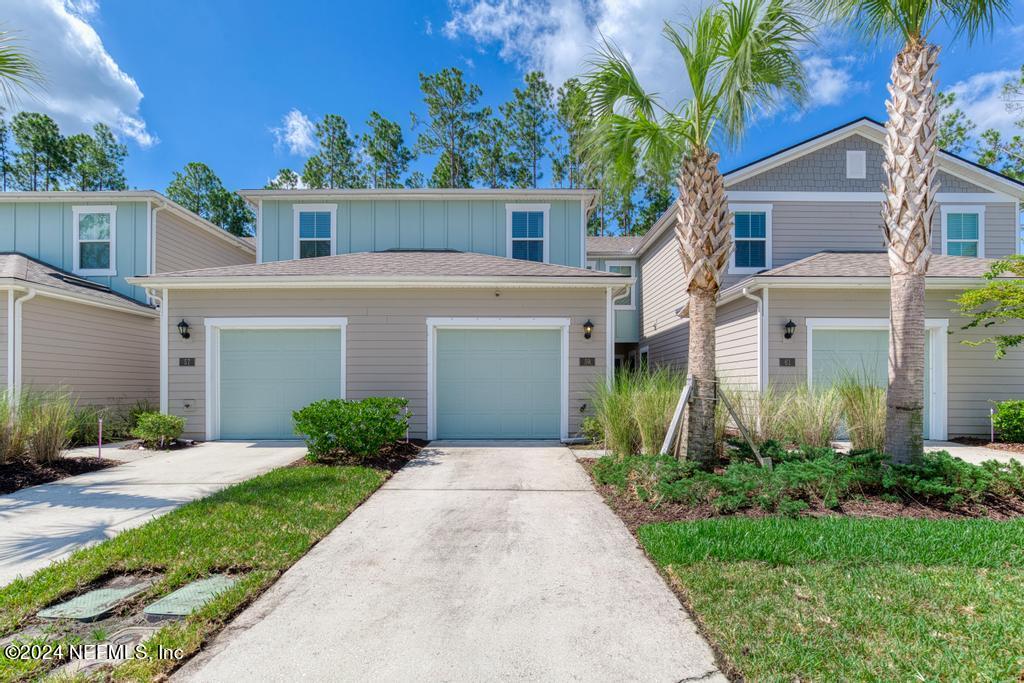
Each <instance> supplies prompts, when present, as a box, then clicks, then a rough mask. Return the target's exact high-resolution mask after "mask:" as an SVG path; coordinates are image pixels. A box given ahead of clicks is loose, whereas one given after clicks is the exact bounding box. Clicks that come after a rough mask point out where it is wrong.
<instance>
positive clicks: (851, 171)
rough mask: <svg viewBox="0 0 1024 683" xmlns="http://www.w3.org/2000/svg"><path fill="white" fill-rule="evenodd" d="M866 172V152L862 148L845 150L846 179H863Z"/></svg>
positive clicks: (865, 176)
mask: <svg viewBox="0 0 1024 683" xmlns="http://www.w3.org/2000/svg"><path fill="white" fill-rule="evenodd" d="M867 174H868V153H867V152H866V151H865V150H862V149H850V150H847V151H846V178H847V180H864V179H865V178H867Z"/></svg>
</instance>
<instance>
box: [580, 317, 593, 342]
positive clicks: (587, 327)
mask: <svg viewBox="0 0 1024 683" xmlns="http://www.w3.org/2000/svg"><path fill="white" fill-rule="evenodd" d="M593 333H594V323H592V322H590V321H589V320H587V322H585V323H583V338H584V339H590V335H592V334H593Z"/></svg>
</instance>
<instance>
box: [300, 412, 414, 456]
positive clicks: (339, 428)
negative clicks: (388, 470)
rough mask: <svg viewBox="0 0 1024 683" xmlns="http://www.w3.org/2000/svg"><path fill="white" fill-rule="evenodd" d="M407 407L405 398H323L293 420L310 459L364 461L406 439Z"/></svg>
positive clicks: (407, 424)
mask: <svg viewBox="0 0 1024 683" xmlns="http://www.w3.org/2000/svg"><path fill="white" fill-rule="evenodd" d="M408 405H409V401H407V400H406V399H404V398H390V397H371V398H364V399H362V400H359V401H347V400H344V399H338V398H335V399H325V400H323V401H316V402H315V403H310V404H309V405H308V406H306V407H305V408H302V409H300V410H296V411H294V412H293V413H292V418H293V419H294V420H295V433H296V434H298V435H299V436H301V437H303V439H305V441H306V447H307V448H308V449H309V457H310V458H311V459H312V460H319V459H325V458H332V457H338V456H341V455H349V456H356V457H359V458H367V457H369V456H372V455H376V454H377V452H378V451H380V449H381V448H383V447H384V446H386V445H387V444H389V443H393V442H395V441H398V440H399V439H401V438H402V437H404V436H405V433H406V430H407V429H408V426H409V416H410V414H409V413H408V412H406V411H405V408H406V407H407V406H408Z"/></svg>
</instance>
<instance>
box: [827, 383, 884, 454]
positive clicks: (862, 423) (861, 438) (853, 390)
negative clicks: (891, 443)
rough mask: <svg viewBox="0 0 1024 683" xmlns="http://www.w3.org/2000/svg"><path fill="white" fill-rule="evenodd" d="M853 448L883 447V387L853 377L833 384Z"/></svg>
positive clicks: (879, 448) (879, 449)
mask: <svg viewBox="0 0 1024 683" xmlns="http://www.w3.org/2000/svg"><path fill="white" fill-rule="evenodd" d="M836 391H837V392H838V394H839V402H840V405H841V406H842V411H843V422H844V423H845V424H846V431H847V433H849V435H850V443H851V445H852V448H853V450H855V451H861V450H869V449H870V450H876V451H881V450H883V449H884V448H885V389H883V388H882V387H878V386H875V385H873V384H870V383H868V382H865V381H861V380H858V379H855V378H852V377H851V378H847V379H844V380H843V381H842V382H840V383H839V384H838V385H836Z"/></svg>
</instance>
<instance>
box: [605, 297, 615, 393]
mask: <svg viewBox="0 0 1024 683" xmlns="http://www.w3.org/2000/svg"><path fill="white" fill-rule="evenodd" d="M605 290H606V303H605V313H604V315H605V328H607V329H606V331H605V333H604V337H605V348H604V367H605V381H606V382H608V388H609V389H610V388H611V386H612V381H613V380H614V378H615V310H614V309H613V307H612V287H606V288H605Z"/></svg>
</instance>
